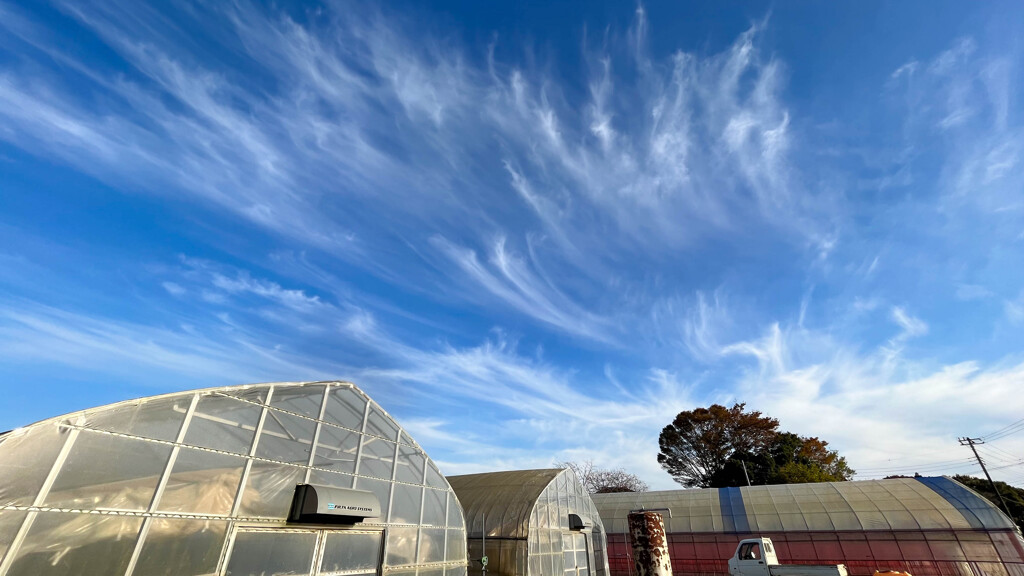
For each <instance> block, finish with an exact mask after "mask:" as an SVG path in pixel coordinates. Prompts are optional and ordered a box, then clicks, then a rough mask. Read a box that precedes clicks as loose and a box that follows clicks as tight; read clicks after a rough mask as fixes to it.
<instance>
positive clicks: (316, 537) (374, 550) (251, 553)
mask: <svg viewBox="0 0 1024 576" xmlns="http://www.w3.org/2000/svg"><path fill="white" fill-rule="evenodd" d="M383 534H384V533H383V532H379V531H372V532H371V531H358V530H301V529H273V528H238V529H237V530H236V531H235V534H234V539H233V542H232V543H231V545H230V546H231V547H230V549H229V550H228V560H227V567H226V568H225V569H224V572H223V574H224V576H285V575H287V576H342V575H344V576H376V575H378V574H380V573H381V571H380V569H381V542H382V541H383Z"/></svg>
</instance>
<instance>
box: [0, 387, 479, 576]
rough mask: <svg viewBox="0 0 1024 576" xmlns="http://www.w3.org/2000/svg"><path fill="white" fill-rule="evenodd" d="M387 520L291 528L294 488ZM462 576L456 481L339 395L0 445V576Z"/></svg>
mask: <svg viewBox="0 0 1024 576" xmlns="http://www.w3.org/2000/svg"><path fill="white" fill-rule="evenodd" d="M303 483H305V484H314V485H319V486H325V487H332V488H337V489H340V492H341V493H345V492H344V491H346V490H361V491H368V492H371V493H372V494H373V495H374V496H375V497H376V500H377V501H378V502H379V504H380V510H381V512H380V516H379V517H375V518H365V519H362V520H360V521H356V520H355V519H354V518H348V519H345V521H344V524H333V523H324V522H322V521H317V522H316V523H305V524H290V523H288V522H287V521H286V517H287V515H288V513H289V509H290V505H291V501H292V497H293V495H294V493H295V487H296V485H297V484H303ZM264 573H266V574H277V573H282V574H312V575H327V574H347V575H352V576H357V575H370V574H381V573H383V574H389V575H396V576H398V575H401V576H410V575H416V574H418V575H420V576H427V575H429V576H465V574H466V532H465V528H464V521H463V516H462V510H461V506H460V505H459V502H458V499H457V498H456V496H455V494H454V492H452V490H451V488H450V486H449V485H448V482H447V481H446V480H445V478H444V477H443V476H442V475H441V473H440V472H439V471H438V469H437V467H436V466H435V465H434V463H433V462H431V461H430V459H429V458H428V457H427V456H426V454H424V453H423V451H422V449H420V447H419V446H418V445H417V444H416V443H415V441H413V439H412V438H411V437H410V436H409V435H408V434H407V433H406V432H405V431H404V430H402V429H401V427H399V426H398V425H397V424H396V423H395V422H394V420H392V418H391V417H390V416H389V415H388V414H387V413H386V412H385V411H384V410H383V409H381V408H380V406H378V405H377V404H376V403H374V402H373V401H372V400H370V399H369V398H367V397H366V395H365V394H363V393H362V392H361V391H360V390H359V389H357V388H356V387H355V386H353V385H351V384H348V383H342V382H317V383H282V384H268V385H251V386H238V387H228V388H217V389H209V390H200V391H194V392H185V393H178V394H170V395H166V396H157V397H152V398H144V399H141V400H136V401H130V402H122V403H119V404H113V405H110V406H105V407H100V408H96V409H92V410H86V411H83V412H79V413H75V414H70V415H67V416H62V417H58V418H53V419H50V420H46V421H43V422H40V423H37V424H33V425H31V426H28V427H25V428H22V429H19V430H15V431H12V432H10V433H8V434H5V435H3V436H0V575H9V576H48V575H58V574H60V575H67V574H75V575H76V576H116V575H122V574H123V575H132V576H151V575H152V576H160V575H166V576H181V575H223V574H230V575H231V576H246V575H256V574H264Z"/></svg>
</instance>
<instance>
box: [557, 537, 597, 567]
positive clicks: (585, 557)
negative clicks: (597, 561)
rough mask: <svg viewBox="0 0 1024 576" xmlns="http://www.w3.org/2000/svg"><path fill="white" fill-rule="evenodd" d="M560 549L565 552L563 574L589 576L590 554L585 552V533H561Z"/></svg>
mask: <svg viewBox="0 0 1024 576" xmlns="http://www.w3.org/2000/svg"><path fill="white" fill-rule="evenodd" d="M562 551H563V552H564V553H565V576H589V575H590V560H589V558H590V554H588V553H587V535H586V534H584V533H583V532H565V533H563V534H562Z"/></svg>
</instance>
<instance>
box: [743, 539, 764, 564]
mask: <svg viewBox="0 0 1024 576" xmlns="http://www.w3.org/2000/svg"><path fill="white" fill-rule="evenodd" d="M760 557H761V546H760V545H758V544H757V543H756V542H747V543H746V544H744V545H742V546H740V560H757V559H758V558H760Z"/></svg>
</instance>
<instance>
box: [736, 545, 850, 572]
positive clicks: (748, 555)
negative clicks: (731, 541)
mask: <svg viewBox="0 0 1024 576" xmlns="http://www.w3.org/2000/svg"><path fill="white" fill-rule="evenodd" d="M729 576H847V574H846V566H845V565H844V564H826V565H818V566H813V565H804V564H779V558H778V556H776V555H775V547H774V546H772V541H771V538H751V539H748V540H742V541H741V542H740V543H739V545H738V546H736V552H734V553H733V555H732V558H729Z"/></svg>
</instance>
